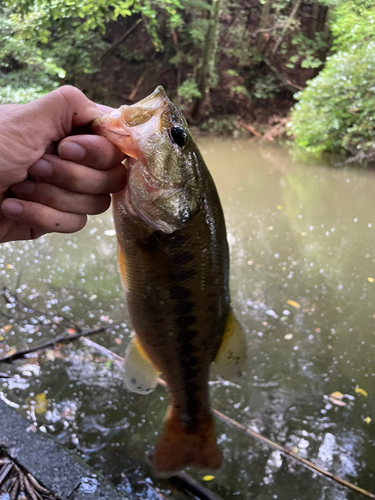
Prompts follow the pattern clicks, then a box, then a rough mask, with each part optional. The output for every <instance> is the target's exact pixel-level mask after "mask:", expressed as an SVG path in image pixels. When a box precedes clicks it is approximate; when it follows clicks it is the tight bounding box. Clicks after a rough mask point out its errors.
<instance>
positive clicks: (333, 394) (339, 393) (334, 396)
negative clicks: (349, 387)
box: [329, 391, 344, 399]
mask: <svg viewBox="0 0 375 500" xmlns="http://www.w3.org/2000/svg"><path fill="white" fill-rule="evenodd" d="M329 397H330V398H336V399H342V398H343V397H344V394H343V393H342V392H340V391H335V392H333V393H332V394H330V395H329Z"/></svg>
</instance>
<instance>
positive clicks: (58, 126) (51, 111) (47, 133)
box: [0, 86, 126, 242]
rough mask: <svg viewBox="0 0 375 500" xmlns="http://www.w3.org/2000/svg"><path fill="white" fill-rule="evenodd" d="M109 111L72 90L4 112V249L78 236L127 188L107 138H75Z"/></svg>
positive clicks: (0, 152) (0, 133) (0, 158)
mask: <svg viewBox="0 0 375 500" xmlns="http://www.w3.org/2000/svg"><path fill="white" fill-rule="evenodd" d="M103 111H105V109H104V107H100V106H97V105H96V104H95V103H93V102H92V101H90V100H89V99H87V98H86V97H85V96H84V94H82V92H80V91H79V90H78V89H76V88H74V87H68V86H66V87H61V88H59V89H57V90H54V91H53V92H51V93H49V94H47V95H45V96H43V97H41V98H40V99H37V100H36V101H34V102H31V103H28V104H16V105H13V104H9V105H3V106H0V203H1V206H0V242H4V241H11V240H24V239H35V238H38V237H39V236H41V235H42V234H44V233H46V232H52V231H55V232H60V233H71V232H75V231H78V230H80V229H82V228H83V227H84V225H85V224H86V220H87V214H90V215H92V214H97V213H101V212H103V211H105V210H106V209H107V208H108V207H109V205H110V195H109V193H114V192H118V191H120V190H121V189H123V188H124V187H125V184H126V171H125V168H124V166H123V165H122V164H121V161H122V160H123V159H124V155H123V153H121V152H120V151H119V150H118V149H117V148H116V147H115V146H113V145H112V144H111V143H110V142H109V141H107V140H106V139H105V138H104V137H100V136H95V135H75V136H69V134H70V133H71V131H72V128H73V127H81V126H84V125H87V124H88V123H89V122H90V121H91V120H93V119H94V118H96V117H97V116H99V115H101V114H102V113H103ZM59 141H61V142H59ZM58 142H59V144H58V148H57V154H53V146H54V144H55V143H58ZM30 176H31V178H30ZM14 195H16V196H17V198H14V197H12V196H14Z"/></svg>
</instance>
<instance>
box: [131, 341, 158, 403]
mask: <svg viewBox="0 0 375 500" xmlns="http://www.w3.org/2000/svg"><path fill="white" fill-rule="evenodd" d="M159 375H160V371H159V370H158V369H157V368H156V367H155V365H153V363H152V361H151V360H150V358H149V357H148V356H147V354H146V352H145V351H144V349H143V347H142V346H141V344H140V342H139V340H138V337H137V335H136V334H134V336H133V338H132V339H131V341H130V343H129V345H128V347H127V349H126V352H125V383H126V387H127V388H128V389H129V391H132V392H137V393H139V394H148V393H149V392H152V391H153V390H154V389H155V387H156V385H157V383H158V381H157V379H158V376H159Z"/></svg>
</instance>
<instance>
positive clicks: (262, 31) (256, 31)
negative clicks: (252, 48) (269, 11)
mask: <svg viewBox="0 0 375 500" xmlns="http://www.w3.org/2000/svg"><path fill="white" fill-rule="evenodd" d="M283 26H284V24H275V26H272V28H259V29H257V30H255V31H253V33H252V34H251V36H252V37H253V38H255V37H256V36H257V34H258V33H269V32H270V31H275V30H277V29H278V28H282V27H283Z"/></svg>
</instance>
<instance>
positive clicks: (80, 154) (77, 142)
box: [57, 135, 125, 170]
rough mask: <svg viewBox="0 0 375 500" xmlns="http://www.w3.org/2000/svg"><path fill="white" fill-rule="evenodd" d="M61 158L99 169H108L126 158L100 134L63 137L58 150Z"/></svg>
mask: <svg viewBox="0 0 375 500" xmlns="http://www.w3.org/2000/svg"><path fill="white" fill-rule="evenodd" d="M57 152H58V154H59V156H60V158H63V159H64V160H70V161H73V162H77V163H80V164H82V165H87V166H88V167H91V168H96V169H98V170H108V169H109V168H112V167H114V166H116V165H118V164H119V163H121V162H122V160H123V159H124V158H125V155H124V153H122V152H121V151H120V150H119V149H118V148H117V147H116V146H114V145H113V144H112V143H111V142H109V141H108V140H107V139H105V137H101V136H99V135H75V136H72V137H66V138H65V139H63V140H62V141H61V142H60V144H59V147H58V150H57Z"/></svg>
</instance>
